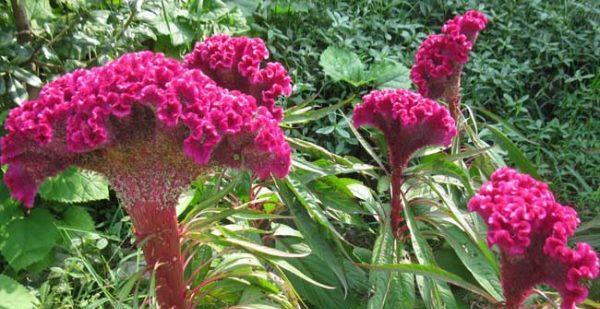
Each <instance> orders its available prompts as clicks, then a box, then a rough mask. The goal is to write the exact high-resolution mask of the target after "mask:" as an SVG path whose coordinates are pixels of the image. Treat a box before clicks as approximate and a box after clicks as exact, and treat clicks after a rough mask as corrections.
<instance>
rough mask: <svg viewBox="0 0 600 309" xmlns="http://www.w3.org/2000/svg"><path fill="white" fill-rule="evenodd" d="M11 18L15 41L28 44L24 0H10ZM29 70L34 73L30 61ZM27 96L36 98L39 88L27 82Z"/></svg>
mask: <svg viewBox="0 0 600 309" xmlns="http://www.w3.org/2000/svg"><path fill="white" fill-rule="evenodd" d="M10 4H11V7H12V13H13V18H14V20H15V26H16V27H17V43H19V44H21V45H26V44H29V43H30V41H31V25H30V23H29V18H28V17H27V9H26V8H25V1H23V0H11V1H10ZM31 70H32V71H33V72H34V73H35V71H36V69H35V64H33V63H31ZM26 88H27V97H28V99H29V100H33V99H37V97H38V95H39V93H40V89H39V88H38V87H34V86H32V85H29V84H27V85H26Z"/></svg>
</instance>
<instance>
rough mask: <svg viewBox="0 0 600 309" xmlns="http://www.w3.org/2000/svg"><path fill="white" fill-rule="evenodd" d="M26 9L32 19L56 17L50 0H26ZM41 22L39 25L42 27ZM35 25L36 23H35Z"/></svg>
mask: <svg viewBox="0 0 600 309" xmlns="http://www.w3.org/2000/svg"><path fill="white" fill-rule="evenodd" d="M24 2H25V9H26V10H27V15H29V16H28V17H29V19H30V20H40V21H41V20H46V19H49V18H52V17H54V14H52V6H50V0H25V1H24ZM42 25H43V24H42V23H41V22H40V23H39V24H38V25H37V26H39V27H40V28H41V26H42ZM33 26H35V24H34V25H33Z"/></svg>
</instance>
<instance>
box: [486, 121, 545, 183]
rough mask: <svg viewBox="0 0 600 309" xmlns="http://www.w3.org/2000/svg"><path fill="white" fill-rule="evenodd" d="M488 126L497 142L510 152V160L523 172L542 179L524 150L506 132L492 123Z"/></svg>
mask: <svg viewBox="0 0 600 309" xmlns="http://www.w3.org/2000/svg"><path fill="white" fill-rule="evenodd" d="M486 128H488V129H489V130H490V132H492V134H493V135H494V139H495V140H496V142H497V143H498V144H499V145H500V147H502V149H504V150H506V152H508V157H509V158H510V160H511V161H512V162H513V163H514V164H515V165H516V166H517V167H518V168H519V169H520V170H521V172H523V173H527V174H529V175H531V176H533V177H535V178H537V179H540V175H539V174H538V172H537V168H536V167H535V165H533V163H531V161H529V159H527V157H526V156H525V154H523V152H522V151H521V150H520V149H519V147H517V145H515V143H513V142H512V141H511V140H510V139H509V138H508V137H507V136H506V135H504V133H502V132H500V130H498V129H497V128H496V127H494V126H491V125H486Z"/></svg>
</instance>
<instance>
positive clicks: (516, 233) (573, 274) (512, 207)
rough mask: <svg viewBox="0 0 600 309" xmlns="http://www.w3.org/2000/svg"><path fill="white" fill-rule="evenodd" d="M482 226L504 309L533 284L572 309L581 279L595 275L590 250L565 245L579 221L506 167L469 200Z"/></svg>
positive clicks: (541, 187)
mask: <svg viewBox="0 0 600 309" xmlns="http://www.w3.org/2000/svg"><path fill="white" fill-rule="evenodd" d="M469 210H470V211H476V212H477V213H478V214H479V215H480V216H481V217H482V218H483V219H484V220H485V222H486V223H487V225H488V237H487V238H488V243H489V245H490V246H493V245H494V244H496V245H498V247H499V248H500V250H501V252H502V281H503V287H504V293H505V296H506V300H507V307H509V308H518V307H519V305H520V304H521V303H522V302H523V301H524V300H525V298H526V297H527V296H528V295H529V293H530V292H531V290H532V289H533V287H534V286H535V285H537V284H542V283H543V284H548V285H550V286H552V287H554V288H555V289H557V290H558V291H559V293H560V294H561V296H562V297H563V305H562V307H563V308H575V304H576V303H580V302H582V301H583V300H584V299H585V298H586V297H587V293H588V291H587V288H586V287H585V286H584V285H583V284H582V282H581V281H582V280H583V279H593V278H595V277H596V276H598V273H599V261H598V257H597V255H596V253H595V252H594V250H593V249H592V248H591V246H590V245H588V244H586V243H578V244H577V245H576V247H575V249H571V248H569V246H568V238H569V237H570V236H572V235H573V233H574V232H575V229H576V228H577V225H578V224H579V218H578V216H577V213H576V212H575V210H574V209H572V208H571V207H568V206H563V205H561V204H559V203H558V202H556V201H555V199H554V195H553V194H552V192H551V191H550V190H549V189H548V185H547V184H545V183H543V182H540V181H538V180H536V179H534V178H532V177H531V176H529V175H526V174H521V173H519V172H517V171H515V170H513V169H511V168H501V169H499V170H497V171H496V172H494V173H493V174H492V177H491V179H490V181H489V182H487V183H485V184H483V185H482V187H481V189H480V191H479V194H477V195H475V196H474V197H473V198H472V199H471V200H470V201H469Z"/></svg>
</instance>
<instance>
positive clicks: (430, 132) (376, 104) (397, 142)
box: [352, 89, 456, 168]
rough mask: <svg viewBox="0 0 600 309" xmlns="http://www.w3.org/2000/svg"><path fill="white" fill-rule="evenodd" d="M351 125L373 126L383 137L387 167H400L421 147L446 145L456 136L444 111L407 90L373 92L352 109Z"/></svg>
mask: <svg viewBox="0 0 600 309" xmlns="http://www.w3.org/2000/svg"><path fill="white" fill-rule="evenodd" d="M352 119H353V122H354V126H356V127H361V126H364V125H370V126H373V127H375V128H377V129H379V130H381V132H383V134H384V135H385V138H386V141H387V143H388V147H389V154H390V164H391V165H392V166H393V167H394V168H395V167H404V166H405V165H406V164H407V163H408V160H409V158H410V156H411V155H412V154H413V153H414V152H415V151H417V150H418V149H419V148H422V147H424V146H433V145H440V146H447V145H449V144H450V143H451V141H452V138H453V137H454V136H455V135H456V128H455V122H454V119H452V117H450V113H449V112H448V109H446V108H445V107H444V106H442V105H440V104H438V103H437V102H435V101H433V100H430V99H427V98H424V97H422V96H421V95H419V94H417V93H414V92H412V91H409V90H404V89H396V90H391V89H390V90H375V91H372V92H371V93H369V94H367V95H365V96H363V103H362V104H358V105H356V106H355V107H354V114H353V117H352Z"/></svg>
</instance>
